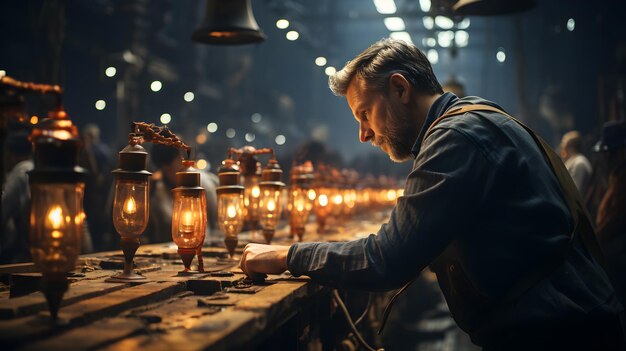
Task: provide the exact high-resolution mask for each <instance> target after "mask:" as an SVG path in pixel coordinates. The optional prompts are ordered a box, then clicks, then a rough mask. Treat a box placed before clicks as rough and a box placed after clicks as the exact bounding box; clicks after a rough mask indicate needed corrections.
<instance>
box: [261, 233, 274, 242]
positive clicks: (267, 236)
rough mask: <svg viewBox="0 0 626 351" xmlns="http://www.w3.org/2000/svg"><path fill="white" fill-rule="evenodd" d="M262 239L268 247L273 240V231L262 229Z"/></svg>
mask: <svg viewBox="0 0 626 351" xmlns="http://www.w3.org/2000/svg"><path fill="white" fill-rule="evenodd" d="M263 237H264V238H265V242H266V243H267V244H268V245H269V244H271V243H272V239H273V238H274V229H263Z"/></svg>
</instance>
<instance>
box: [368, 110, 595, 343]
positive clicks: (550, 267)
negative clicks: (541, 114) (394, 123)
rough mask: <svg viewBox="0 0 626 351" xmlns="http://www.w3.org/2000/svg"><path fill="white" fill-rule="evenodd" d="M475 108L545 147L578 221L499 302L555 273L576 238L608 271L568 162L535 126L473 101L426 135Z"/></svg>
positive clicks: (387, 309) (450, 112) (504, 303)
mask: <svg viewBox="0 0 626 351" xmlns="http://www.w3.org/2000/svg"><path fill="white" fill-rule="evenodd" d="M472 111H489V112H496V113H499V114H502V115H505V116H507V117H509V118H510V119H512V120H513V121H515V122H516V123H517V124H519V125H520V126H521V127H522V128H524V129H525V130H526V131H527V132H528V134H530V136H531V137H532V138H533V140H534V141H535V143H536V144H537V146H538V147H539V149H540V150H541V152H542V154H543V156H544V158H545V160H546V162H548V164H549V165H550V168H551V169H552V172H553V173H554V175H555V176H556V177H557V179H558V181H559V183H560V185H561V190H562V191H561V192H562V194H563V198H564V199H565V202H566V203H567V206H568V208H569V210H570V213H571V214H572V218H573V220H574V229H573V231H572V233H571V235H570V240H569V241H568V243H567V244H566V245H561V246H560V247H558V248H557V249H556V252H554V254H552V255H549V256H548V257H546V259H545V260H544V262H542V263H541V264H540V265H538V266H537V267H538V268H537V269H535V270H534V271H531V272H530V273H529V274H527V275H526V276H524V277H522V278H521V279H519V280H518V281H517V283H516V284H515V285H514V286H512V287H511V288H510V289H509V291H508V292H507V293H506V294H505V295H504V297H503V298H502V300H501V301H500V304H499V305H500V306H507V305H509V304H511V303H513V302H514V301H516V300H517V299H518V298H520V297H521V296H522V295H523V294H524V293H525V292H526V291H528V290H529V289H530V288H532V287H533V286H535V285H536V284H537V283H539V282H540V281H541V280H543V279H544V278H545V277H547V276H548V275H549V274H550V273H552V272H553V271H554V270H555V269H556V268H558V266H559V265H560V264H561V263H562V262H563V261H564V260H565V259H566V258H567V255H568V254H569V252H570V251H571V249H572V246H573V244H574V242H575V240H576V239H578V238H580V239H581V240H582V242H583V243H584V245H585V247H586V248H587V249H588V250H589V252H590V253H591V254H592V255H593V257H594V258H595V259H596V261H597V262H598V263H599V264H600V265H601V266H602V268H603V269H604V271H605V272H606V271H607V270H606V268H607V265H606V262H605V258H604V255H603V254H602V251H601V250H600V247H599V246H598V242H597V241H596V237H595V231H594V229H593V225H592V224H591V223H592V222H591V220H590V216H589V214H588V213H587V210H586V209H585V207H584V205H583V200H582V197H581V195H580V193H579V191H578V188H576V185H575V184H574V181H573V180H572V178H571V176H570V175H569V172H568V171H567V169H566V168H565V165H564V164H563V162H562V161H561V158H560V157H559V156H558V155H557V154H556V153H555V152H554V151H553V150H552V148H550V146H549V145H548V144H547V143H546V142H545V141H544V140H543V139H541V138H540V137H539V136H538V135H537V134H535V132H534V131H533V130H532V129H530V128H529V127H527V126H526V125H525V124H523V123H522V122H520V121H519V120H517V119H515V118H513V117H512V116H511V115H509V114H508V113H506V112H504V111H502V110H500V109H498V108H496V107H493V106H489V105H483V104H470V105H464V106H460V107H455V108H452V109H450V110H448V111H446V113H444V114H443V115H441V116H440V117H439V118H437V119H436V120H435V121H434V122H433V123H432V124H431V125H430V127H429V128H428V129H427V130H426V134H425V136H424V138H426V137H427V136H428V134H430V132H431V131H432V129H433V128H434V127H435V126H436V125H437V124H438V123H439V122H441V121H442V120H443V119H445V118H448V117H452V116H458V115H462V114H465V113H467V112H472ZM416 278H417V276H416V277H415V278H413V279H412V280H411V281H409V282H408V283H406V284H405V285H404V286H403V287H402V288H401V289H400V290H398V292H397V293H396V294H395V295H394V296H393V297H392V298H391V300H390V301H389V303H388V304H387V306H386V307H385V310H384V311H383V316H382V322H381V327H380V329H379V330H378V334H380V333H381V332H382V330H383V328H384V327H385V324H386V321H387V317H388V316H389V312H391V305H392V304H393V303H394V301H395V300H396V299H397V297H398V296H399V295H400V294H402V293H403V292H404V291H405V290H406V289H407V288H408V287H409V286H410V285H411V284H412V283H413V282H414V281H415V279H416Z"/></svg>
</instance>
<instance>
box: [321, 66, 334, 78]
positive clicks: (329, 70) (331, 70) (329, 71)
mask: <svg viewBox="0 0 626 351" xmlns="http://www.w3.org/2000/svg"><path fill="white" fill-rule="evenodd" d="M324 73H326V75H327V76H332V75H333V74H335V73H337V69H336V68H335V67H333V66H328V67H326V69H324Z"/></svg>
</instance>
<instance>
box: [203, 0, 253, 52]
mask: <svg viewBox="0 0 626 351" xmlns="http://www.w3.org/2000/svg"><path fill="white" fill-rule="evenodd" d="M191 39H192V40H193V41H195V42H198V43H204V44H217V45H239V44H251V43H260V42H262V41H263V40H265V35H264V34H263V32H261V29H260V28H259V25H258V24H257V22H256V20H255V19H254V14H253V13H252V6H251V5H250V0H208V1H207V8H206V15H205V17H204V20H203V21H202V24H201V25H200V28H198V29H196V30H195V31H194V32H193V35H192V36H191Z"/></svg>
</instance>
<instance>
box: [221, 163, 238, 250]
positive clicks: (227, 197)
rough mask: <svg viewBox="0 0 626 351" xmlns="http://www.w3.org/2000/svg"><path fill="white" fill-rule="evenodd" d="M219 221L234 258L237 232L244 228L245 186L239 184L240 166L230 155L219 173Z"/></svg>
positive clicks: (225, 241)
mask: <svg viewBox="0 0 626 351" xmlns="http://www.w3.org/2000/svg"><path fill="white" fill-rule="evenodd" d="M217 175H218V177H219V179H220V186H218V187H217V221H218V224H219V227H220V229H221V230H222V231H223V232H224V244H225V245H226V249H227V250H228V253H229V254H230V258H231V259H232V258H233V256H234V255H235V249H236V248H237V242H238V239H237V234H239V232H240V231H241V229H242V228H243V221H244V218H243V208H244V204H243V190H244V188H243V186H241V185H239V177H240V172H239V166H238V164H237V161H235V160H233V159H231V158H230V157H229V158H227V159H226V160H224V161H222V166H221V167H220V168H219V170H218V173H217Z"/></svg>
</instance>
